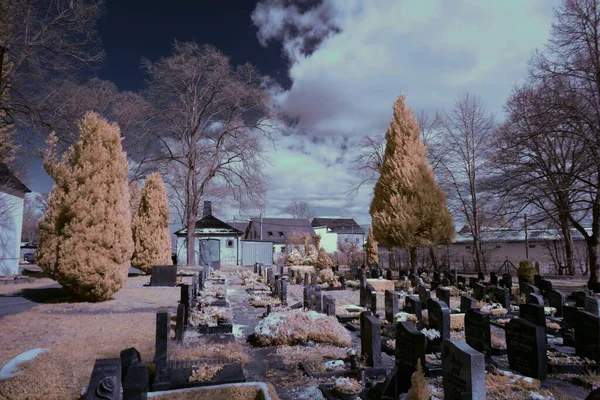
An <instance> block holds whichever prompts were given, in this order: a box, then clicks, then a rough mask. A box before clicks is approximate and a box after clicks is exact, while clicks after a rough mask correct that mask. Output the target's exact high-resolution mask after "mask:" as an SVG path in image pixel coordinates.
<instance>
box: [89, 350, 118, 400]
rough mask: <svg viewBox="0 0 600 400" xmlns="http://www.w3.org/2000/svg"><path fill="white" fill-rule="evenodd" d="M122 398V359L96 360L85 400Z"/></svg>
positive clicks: (115, 399) (116, 399)
mask: <svg viewBox="0 0 600 400" xmlns="http://www.w3.org/2000/svg"><path fill="white" fill-rule="evenodd" d="M120 398H121V359H119V358H104V359H99V360H96V363H95V364H94V369H93V370H92V376H91V377H90V384H89V385H88V389H87V393H86V395H85V400H119V399H120Z"/></svg>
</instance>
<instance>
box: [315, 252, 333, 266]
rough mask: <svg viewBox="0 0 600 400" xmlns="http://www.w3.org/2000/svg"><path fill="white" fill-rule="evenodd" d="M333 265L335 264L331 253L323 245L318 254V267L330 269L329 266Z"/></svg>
mask: <svg viewBox="0 0 600 400" xmlns="http://www.w3.org/2000/svg"><path fill="white" fill-rule="evenodd" d="M332 265H333V262H332V261H331V258H330V257H329V254H327V252H326V251H325V249H324V248H323V247H321V248H320V249H319V253H318V256H317V268H319V269H328V268H331V266H332Z"/></svg>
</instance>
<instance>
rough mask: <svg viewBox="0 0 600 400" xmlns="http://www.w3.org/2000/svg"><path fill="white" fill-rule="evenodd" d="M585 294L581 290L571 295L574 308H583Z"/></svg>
mask: <svg viewBox="0 0 600 400" xmlns="http://www.w3.org/2000/svg"><path fill="white" fill-rule="evenodd" d="M586 296H587V293H586V292H584V291H583V290H576V291H574V292H573V293H572V294H571V297H572V298H573V299H574V300H575V307H585V298H586Z"/></svg>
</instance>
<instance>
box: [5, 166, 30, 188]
mask: <svg viewBox="0 0 600 400" xmlns="http://www.w3.org/2000/svg"><path fill="white" fill-rule="evenodd" d="M2 187H4V188H9V189H13V190H17V191H19V192H21V193H30V192H31V190H29V188H28V187H27V186H25V185H24V184H23V182H21V181H20V180H19V178H17V177H16V176H15V174H13V173H12V171H11V170H10V169H9V168H8V165H6V164H4V163H0V188H2Z"/></svg>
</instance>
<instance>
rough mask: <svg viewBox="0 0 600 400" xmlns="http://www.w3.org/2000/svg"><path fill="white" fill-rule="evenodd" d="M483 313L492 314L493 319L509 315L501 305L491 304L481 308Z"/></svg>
mask: <svg viewBox="0 0 600 400" xmlns="http://www.w3.org/2000/svg"><path fill="white" fill-rule="evenodd" d="M478 304H479V302H478ZM481 312H483V313H486V314H490V315H491V316H492V317H502V316H504V315H506V314H507V313H508V310H507V309H506V308H504V307H502V305H501V304H499V303H490V304H486V305H484V306H483V307H481Z"/></svg>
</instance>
